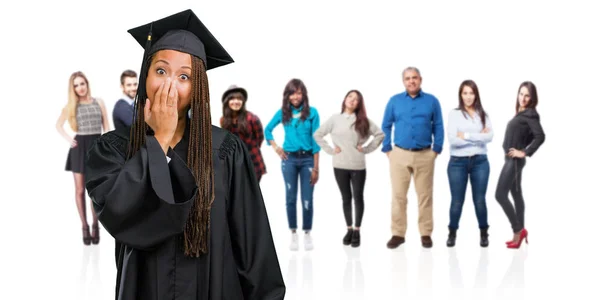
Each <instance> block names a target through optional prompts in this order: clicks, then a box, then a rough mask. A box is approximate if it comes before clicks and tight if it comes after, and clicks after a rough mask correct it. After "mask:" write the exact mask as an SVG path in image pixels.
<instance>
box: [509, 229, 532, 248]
mask: <svg viewBox="0 0 600 300" xmlns="http://www.w3.org/2000/svg"><path fill="white" fill-rule="evenodd" d="M527 236H528V232H527V230H526V229H525V228H523V229H522V230H521V234H520V235H519V241H518V242H516V243H515V242H510V243H508V244H506V247H507V248H509V249H519V248H520V247H521V243H522V242H523V240H525V243H527V244H529V240H528V239H527Z"/></svg>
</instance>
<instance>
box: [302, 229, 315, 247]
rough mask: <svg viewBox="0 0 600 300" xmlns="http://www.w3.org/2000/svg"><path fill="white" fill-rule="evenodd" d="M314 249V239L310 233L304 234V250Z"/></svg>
mask: <svg viewBox="0 0 600 300" xmlns="http://www.w3.org/2000/svg"><path fill="white" fill-rule="evenodd" d="M313 248H314V246H313V242H312V237H311V236H310V233H308V232H307V233H305V234H304V250H306V251H310V250H312V249H313Z"/></svg>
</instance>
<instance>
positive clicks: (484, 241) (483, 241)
mask: <svg viewBox="0 0 600 300" xmlns="http://www.w3.org/2000/svg"><path fill="white" fill-rule="evenodd" d="M480 231H481V234H480V236H481V240H480V241H479V245H480V246H481V247H487V246H488V245H489V244H490V242H489V241H488V229H487V228H482V229H480Z"/></svg>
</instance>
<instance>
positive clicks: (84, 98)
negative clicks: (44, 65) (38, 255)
mask: <svg viewBox="0 0 600 300" xmlns="http://www.w3.org/2000/svg"><path fill="white" fill-rule="evenodd" d="M65 122H69V127H71V129H72V130H73V132H75V136H74V137H71V136H70V135H69V134H68V133H67V132H66V131H65V130H64V124H65ZM56 130H58V132H59V133H60V134H61V135H62V136H63V138H65V140H66V141H67V142H69V144H70V145H71V148H70V149H69V154H68V157H67V164H66V167H65V170H66V171H70V172H73V177H74V179H75V202H76V204H77V210H78V211H79V217H80V218H81V225H82V229H83V243H84V244H85V245H89V244H90V243H94V244H98V243H99V242H100V231H99V229H98V218H97V217H96V213H95V212H94V209H93V208H92V215H93V223H92V233H91V234H90V227H89V225H88V223H87V217H86V207H85V178H84V174H85V169H84V166H85V154H86V153H87V150H88V149H89V148H90V147H91V145H92V143H93V142H94V140H95V139H96V138H98V137H100V135H101V134H102V132H106V131H109V130H110V128H109V125H108V117H107V114H106V107H105V106H104V102H103V101H102V100H101V99H98V98H93V97H92V96H91V92H90V88H89V82H88V79H87V77H86V76H85V75H84V74H83V73H82V72H75V73H73V74H72V75H71V77H70V78H69V101H68V103H67V105H66V106H65V107H64V108H63V109H62V113H61V114H60V117H59V118H58V121H57V122H56Z"/></svg>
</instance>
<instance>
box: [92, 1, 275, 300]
mask: <svg viewBox="0 0 600 300" xmlns="http://www.w3.org/2000/svg"><path fill="white" fill-rule="evenodd" d="M129 33H131V34H132V35H133V36H134V37H135V38H136V40H137V41H138V42H139V43H140V44H141V45H145V54H144V59H143V65H142V71H141V72H140V80H139V82H140V84H139V88H138V94H137V97H136V114H137V115H136V118H135V122H134V124H133V125H132V128H131V132H127V131H125V132H123V131H119V130H116V131H112V132H109V133H107V134H105V135H103V136H102V137H101V138H99V139H98V140H97V143H96V145H95V146H94V147H93V148H92V149H91V150H90V152H89V157H88V161H87V166H88V177H87V182H86V185H87V188H88V190H89V194H90V196H91V198H92V200H93V202H94V207H95V209H96V211H97V213H98V217H99V219H100V222H102V224H103V225H104V227H105V228H106V230H107V231H108V232H110V233H111V234H112V235H113V236H114V237H115V239H117V240H118V241H119V243H120V245H121V247H120V248H121V249H120V250H121V251H120V253H119V257H118V262H117V265H118V274H117V294H116V298H117V299H215V300H216V299H283V298H284V295H285V285H284V282H283V278H282V276H281V270H280V267H279V261H278V258H277V253H276V251H275V247H274V243H273V239H272V234H271V229H270V225H269V220H268V217H267V213H266V209H265V205H264V202H263V198H262V195H261V191H260V187H259V185H258V181H257V180H256V176H254V168H253V165H252V161H251V159H250V155H249V154H248V151H247V150H246V147H245V146H244V144H243V142H242V141H241V140H240V139H239V138H238V137H237V136H235V135H233V134H231V133H229V132H228V131H226V130H224V129H221V128H218V127H216V126H212V122H211V118H210V106H209V103H210V101H209V98H208V95H209V92H208V86H209V85H208V79H207V75H206V71H207V70H209V69H212V68H216V67H219V66H222V65H226V64H229V63H231V62H233V60H232V59H231V57H230V56H229V54H228V53H227V52H226V51H225V50H224V49H223V48H222V47H221V45H220V44H219V42H218V41H217V40H216V39H215V38H214V37H213V36H212V34H211V33H210V32H209V31H208V30H207V29H206V28H205V27H204V25H203V24H202V23H201V22H200V20H199V19H198V18H197V17H196V16H195V15H194V13H193V12H192V11H191V10H186V11H183V12H180V13H177V14H175V15H172V16H169V17H166V18H163V19H161V20H158V21H155V22H152V23H149V24H146V25H143V26H140V27H137V28H134V29H131V30H129ZM188 112H190V113H189V115H188Z"/></svg>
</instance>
